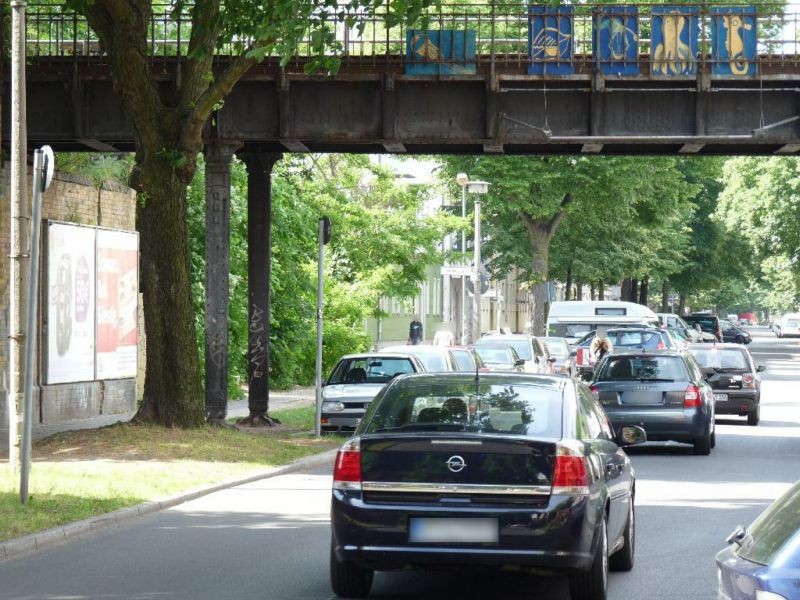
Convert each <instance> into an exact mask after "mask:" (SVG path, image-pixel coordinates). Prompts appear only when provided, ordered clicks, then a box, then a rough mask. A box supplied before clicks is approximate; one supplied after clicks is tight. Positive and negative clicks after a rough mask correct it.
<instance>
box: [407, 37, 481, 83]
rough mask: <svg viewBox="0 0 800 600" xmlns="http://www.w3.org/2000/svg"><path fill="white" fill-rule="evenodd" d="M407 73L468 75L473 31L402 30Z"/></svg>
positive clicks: (472, 70) (472, 64)
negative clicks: (404, 35) (404, 33)
mask: <svg viewBox="0 0 800 600" xmlns="http://www.w3.org/2000/svg"><path fill="white" fill-rule="evenodd" d="M405 71H406V74H407V75H472V74H474V73H475V32H474V31H470V30H467V31H461V30H452V29H444V30H441V31H439V30H426V29H409V30H408V31H406V69H405Z"/></svg>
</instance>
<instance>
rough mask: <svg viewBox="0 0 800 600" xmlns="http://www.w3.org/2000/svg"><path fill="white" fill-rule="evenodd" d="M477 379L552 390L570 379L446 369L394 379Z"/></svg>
mask: <svg viewBox="0 0 800 600" xmlns="http://www.w3.org/2000/svg"><path fill="white" fill-rule="evenodd" d="M476 379H477V380H479V381H481V382H484V383H501V384H510V383H514V384H518V385H525V384H527V385H536V386H540V387H546V388H551V389H554V390H563V389H564V388H565V387H567V386H568V385H569V384H570V382H572V379H570V378H569V377H564V376H562V375H536V374H533V373H496V372H495V373H493V372H491V371H489V372H483V373H478V375H477V377H476V374H475V373H474V372H473V371H447V372H443V373H409V374H407V375H401V376H400V377H398V378H397V379H396V380H395V381H397V382H398V383H399V382H401V381H403V382H420V383H430V382H431V380H439V381H442V382H447V381H452V382H454V383H455V382H469V381H472V382H474V381H475V380H476Z"/></svg>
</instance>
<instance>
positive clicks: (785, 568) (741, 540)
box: [717, 482, 800, 600]
mask: <svg viewBox="0 0 800 600" xmlns="http://www.w3.org/2000/svg"><path fill="white" fill-rule="evenodd" d="M728 543H729V544H730V546H729V547H728V548H726V549H725V550H723V551H722V552H720V553H719V554H717V567H718V569H719V596H718V597H719V600H797V599H798V598H800V584H799V582H800V482H797V483H796V484H795V485H794V487H792V488H791V489H790V490H789V491H788V492H786V493H785V494H784V495H783V496H781V497H780V498H778V499H777V500H776V501H775V502H774V503H773V504H772V505H771V506H770V507H769V508H768V509H767V510H765V511H764V512H763V513H761V515H760V516H759V517H758V518H757V519H756V520H755V521H754V522H753V524H752V525H751V526H750V527H748V528H744V527H738V528H737V529H736V531H734V532H733V534H731V536H730V537H729V538H728Z"/></svg>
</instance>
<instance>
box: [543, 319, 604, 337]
mask: <svg viewBox="0 0 800 600" xmlns="http://www.w3.org/2000/svg"><path fill="white" fill-rule="evenodd" d="M593 329H594V326H593V325H590V324H589V323H553V324H552V325H550V327H548V330H547V333H549V334H550V335H551V336H553V337H568V338H582V337H583V336H585V335H586V334H587V333H589V332H590V331H592V330H593Z"/></svg>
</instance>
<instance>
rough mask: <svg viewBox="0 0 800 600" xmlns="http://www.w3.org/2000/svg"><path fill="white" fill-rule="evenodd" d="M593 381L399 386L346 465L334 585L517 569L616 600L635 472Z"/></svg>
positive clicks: (420, 378)
mask: <svg viewBox="0 0 800 600" xmlns="http://www.w3.org/2000/svg"><path fill="white" fill-rule="evenodd" d="M645 439H646V436H645V433H644V431H643V430H642V429H641V428H638V427H624V428H621V429H620V431H619V432H618V434H615V433H614V431H613V430H612V428H611V426H610V424H609V422H608V420H607V418H606V415H605V413H604V412H603V409H602V408H601V407H600V405H599V404H598V403H597V402H596V401H595V400H594V398H593V397H592V394H591V392H589V390H588V388H586V386H584V385H583V384H580V383H577V382H575V381H574V380H572V379H568V378H566V377H555V376H545V375H528V374H515V373H503V374H500V373H487V374H485V375H484V374H480V376H476V375H475V374H466V373H463V374H461V373H458V374H456V373H452V374H450V373H447V374H418V375H408V376H402V377H398V378H397V379H395V380H394V381H392V382H391V383H390V384H389V385H387V386H386V387H385V388H384V389H383V390H382V391H381V393H380V394H378V396H377V397H376V399H375V401H374V402H373V403H372V405H371V406H370V410H369V411H368V413H367V415H366V416H365V418H364V421H363V422H362V424H361V425H360V426H359V428H358V430H357V431H356V437H354V438H352V439H350V440H349V441H348V442H346V443H345V444H344V446H342V448H341V449H340V450H339V453H338V455H337V457H336V463H335V467H334V475H333V498H332V505H331V525H332V539H331V559H330V568H331V584H332V587H333V590H334V592H336V594H338V595H339V596H343V597H361V596H366V595H368V594H369V590H370V588H371V586H372V579H373V573H374V572H375V571H376V570H392V569H403V568H407V567H415V568H433V567H436V568H442V567H449V568H453V569H465V568H466V569H469V568H475V567H491V568H502V567H516V568H529V569H534V570H537V571H541V570H547V571H555V572H562V573H566V574H567V575H568V576H569V583H570V590H571V594H572V598H573V600H605V598H606V590H607V582H608V570H609V568H611V569H617V570H623V571H626V570H630V569H631V568H632V567H633V560H634V502H633V499H634V490H635V486H634V476H633V469H632V468H631V465H630V461H629V459H628V457H627V455H626V454H625V452H624V451H623V450H622V449H621V446H625V445H631V444H635V443H640V442H643V441H645Z"/></svg>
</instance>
